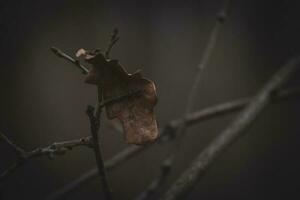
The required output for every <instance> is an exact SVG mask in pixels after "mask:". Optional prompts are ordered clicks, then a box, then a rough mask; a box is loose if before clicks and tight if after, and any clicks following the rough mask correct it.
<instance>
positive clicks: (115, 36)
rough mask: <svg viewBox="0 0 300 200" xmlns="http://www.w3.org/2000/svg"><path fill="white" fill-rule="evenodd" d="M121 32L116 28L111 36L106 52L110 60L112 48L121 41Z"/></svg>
mask: <svg viewBox="0 0 300 200" xmlns="http://www.w3.org/2000/svg"><path fill="white" fill-rule="evenodd" d="M118 34H119V30H118V29H117V28H115V29H114V30H113V32H112V34H111V37H110V41H109V44H108V47H107V49H106V51H105V57H106V58H107V59H108V58H109V53H110V51H111V49H112V47H113V46H114V45H115V44H116V43H117V41H118V40H119V39H120V37H119V35H118Z"/></svg>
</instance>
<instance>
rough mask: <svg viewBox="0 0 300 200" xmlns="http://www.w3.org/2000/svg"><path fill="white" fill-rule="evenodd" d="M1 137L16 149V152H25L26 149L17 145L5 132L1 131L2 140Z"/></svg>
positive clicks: (19, 153)
mask: <svg viewBox="0 0 300 200" xmlns="http://www.w3.org/2000/svg"><path fill="white" fill-rule="evenodd" d="M1 139H2V140H3V141H4V142H5V143H6V144H8V145H9V146H10V147H11V148H12V149H13V150H14V151H15V153H16V154H18V155H21V154H23V153H24V150H23V149H22V148H21V147H19V146H18V145H16V144H15V143H14V142H13V141H11V140H10V139H9V138H8V137H7V136H6V135H5V134H3V133H2V132H1V131H0V141H1Z"/></svg>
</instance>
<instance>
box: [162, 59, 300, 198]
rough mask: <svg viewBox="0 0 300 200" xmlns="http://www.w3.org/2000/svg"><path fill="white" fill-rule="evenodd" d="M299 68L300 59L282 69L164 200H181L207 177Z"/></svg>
mask: <svg viewBox="0 0 300 200" xmlns="http://www.w3.org/2000/svg"><path fill="white" fill-rule="evenodd" d="M299 64H300V57H297V58H294V59H292V60H290V61H289V62H288V63H287V64H286V65H284V66H283V67H282V68H280V69H279V70H278V71H277V72H276V73H275V74H274V76H272V77H271V79H270V80H269V81H268V82H267V83H266V84H265V85H264V87H262V89H261V90H260V91H259V92H258V93H257V95H256V96H255V97H254V98H253V99H252V100H251V101H250V103H249V104H248V105H247V106H246V108H245V109H244V110H243V111H242V112H241V113H240V114H239V115H238V116H237V117H236V119H235V120H233V121H232V123H231V124H230V125H229V126H228V127H227V128H226V129H224V130H223V131H222V132H221V133H220V135H219V136H217V137H216V138H215V139H214V140H213V141H212V142H211V143H210V144H209V145H208V146H207V147H206V148H205V149H204V150H203V151H202V152H201V153H200V154H199V155H198V156H197V158H196V159H195V161H194V162H193V163H192V164H191V165H190V167H188V169H186V170H185V171H184V172H183V173H182V175H181V176H180V177H179V178H178V179H177V181H175V182H174V184H172V185H171V187H170V188H169V189H168V190H167V192H166V193H165V194H164V195H163V197H162V198H161V200H175V199H182V198H183V197H184V196H185V195H186V194H187V193H188V192H189V191H190V190H191V189H192V188H193V187H194V185H195V184H196V183H197V181H198V180H199V179H200V177H202V176H203V175H204V173H205V172H206V171H207V169H208V167H209V166H210V165H211V164H212V163H213V161H215V160H216V158H217V157H218V156H220V155H221V154H222V153H224V152H225V150H226V149H227V148H228V147H229V146H230V145H231V144H232V143H233V142H234V141H235V140H236V139H237V138H239V137H240V136H242V135H243V133H245V130H246V129H247V128H248V127H249V126H250V125H251V124H252V123H253V122H254V120H255V119H256V118H257V116H258V115H259V114H260V113H261V112H262V111H263V109H264V108H265V107H266V106H267V105H268V104H269V103H270V102H271V100H272V95H273V93H274V91H275V90H276V89H278V88H279V87H281V85H282V84H283V83H285V81H286V80H288V78H289V77H290V75H291V74H292V73H294V72H295V71H296V69H298V67H299Z"/></svg>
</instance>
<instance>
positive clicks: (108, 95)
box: [84, 51, 158, 144]
mask: <svg viewBox="0 0 300 200" xmlns="http://www.w3.org/2000/svg"><path fill="white" fill-rule="evenodd" d="M84 54H85V60H86V61H87V62H88V63H90V64H92V65H93V67H92V69H91V70H90V72H89V73H88V75H87V76H86V79H85V82H86V83H89V84H94V85H99V86H100V87H101V88H102V91H103V94H102V95H103V99H104V101H106V100H109V99H114V98H116V97H120V96H125V95H127V94H133V95H131V96H128V97H127V98H125V99H122V100H120V101H117V102H113V103H111V104H109V105H107V106H106V113H107V116H108V118H109V119H113V118H118V119H119V120H120V121H121V123H122V126H123V129H124V132H125V139H126V142H128V143H131V144H145V143H149V142H152V141H154V140H155V139H156V138H157V137H158V129H157V124H156V119H155V115H154V112H153V107H154V106H155V104H156V102H157V96H156V89H155V85H154V83H153V82H152V81H150V80H148V79H146V78H143V76H142V74H141V72H139V71H137V72H135V73H134V74H129V73H128V72H127V71H126V70H125V69H124V68H123V67H122V66H121V65H120V64H119V62H118V61H117V60H107V59H106V58H105V56H104V55H103V54H102V53H100V52H94V53H88V54H86V51H84ZM137 92H138V93H137Z"/></svg>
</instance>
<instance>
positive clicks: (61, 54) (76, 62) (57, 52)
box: [51, 47, 89, 74]
mask: <svg viewBox="0 0 300 200" xmlns="http://www.w3.org/2000/svg"><path fill="white" fill-rule="evenodd" d="M51 51H52V52H53V53H54V54H55V55H57V56H58V57H60V58H64V59H66V60H67V61H69V62H71V63H73V64H74V65H75V66H77V67H78V68H79V69H80V70H81V72H82V73H83V74H87V73H89V70H88V68H86V67H85V66H83V65H82V64H80V62H79V60H76V59H74V58H72V57H71V56H69V55H68V54H66V53H65V52H63V51H62V50H60V49H58V48H56V47H51Z"/></svg>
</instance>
